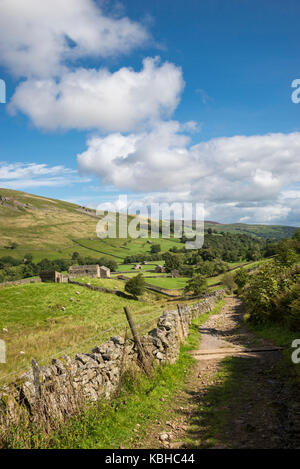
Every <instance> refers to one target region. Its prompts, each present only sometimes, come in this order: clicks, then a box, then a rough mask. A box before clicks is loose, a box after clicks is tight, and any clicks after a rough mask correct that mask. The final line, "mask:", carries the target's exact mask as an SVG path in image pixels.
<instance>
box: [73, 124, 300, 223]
mask: <svg viewBox="0 0 300 469" xmlns="http://www.w3.org/2000/svg"><path fill="white" fill-rule="evenodd" d="M179 132H180V124H179V123H178V122H174V121H171V122H161V123H157V124H156V126H155V127H154V129H153V130H152V131H151V132H150V133H140V134H131V135H128V136H124V135H121V134H111V135H109V136H107V137H93V138H92V139H90V140H89V141H88V143H87V145H88V148H87V150H86V151H85V152H84V153H82V154H80V155H78V163H79V168H80V170H81V171H85V172H90V173H93V174H96V175H98V176H100V177H101V178H102V181H103V182H104V183H106V184H113V185H114V186H115V187H117V188H119V189H127V190H133V191H141V192H143V191H148V192H158V193H159V192H164V193H169V194H170V193H171V194H172V197H173V201H174V200H180V197H179V193H181V194H182V193H184V194H188V197H187V198H188V199H189V200H193V201H195V202H196V201H199V202H203V201H204V202H205V206H206V207H207V208H208V209H209V208H210V211H211V213H212V214H216V215H217V213H218V218H217V219H221V218H222V219H225V218H226V217H227V215H229V214H230V217H231V220H232V219H242V218H243V217H249V219H251V220H252V221H255V220H256V221H260V222H271V221H275V220H280V219H287V217H293V216H294V214H295V210H297V208H296V207H295V204H294V207H292V206H289V203H287V200H282V198H281V194H284V193H285V192H284V191H286V188H287V186H288V185H290V184H292V183H296V182H297V181H298V180H299V174H300V133H298V132H295V133H290V134H280V133H278V134H267V135H255V136H249V137H248V136H235V137H223V138H216V139H213V140H210V141H208V142H201V143H199V144H197V145H193V146H189V145H190V141H189V138H188V137H187V136H184V135H182V134H180V133H179ZM294 192H295V191H294ZM296 192H297V191H296ZM289 200H290V199H289ZM212 207H215V208H214V209H212ZM216 207H219V209H218V212H217V209H216ZM298 220H299V219H298ZM299 221H300V220H299Z"/></svg>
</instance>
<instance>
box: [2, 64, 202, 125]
mask: <svg viewBox="0 0 300 469" xmlns="http://www.w3.org/2000/svg"><path fill="white" fill-rule="evenodd" d="M183 87H184V81H183V78H182V72H181V69H180V68H179V67H176V66H175V65H173V64H171V63H168V62H165V63H162V64H160V63H159V59H157V58H156V59H153V58H147V59H144V61H143V68H142V69H141V70H140V71H134V70H132V69H131V68H126V67H124V68H121V69H120V70H118V71H116V72H114V73H110V72H109V71H108V70H107V69H99V70H94V69H90V70H86V69H82V68H80V69H78V70H76V71H74V72H66V73H64V74H63V75H62V77H61V79H60V80H59V81H57V80H54V79H48V80H32V79H31V80H27V81H25V82H22V83H21V84H20V85H19V86H18V87H17V89H16V92H15V94H14V96H13V98H12V101H11V104H10V110H11V111H12V112H15V111H16V110H20V111H22V112H23V113H24V114H27V115H28V116H29V117H30V118H31V119H32V121H33V123H34V124H35V125H36V126H37V127H41V128H44V129H50V130H55V129H57V128H62V129H70V128H76V129H91V128H98V129H101V130H102V131H106V132H115V131H120V132H125V131H132V130H134V129H136V128H137V126H138V125H140V124H141V123H145V122H151V121H153V120H157V119H158V118H160V117H162V116H169V115H170V114H171V113H172V112H173V111H174V109H175V108H176V106H177V104H178V101H179V95H180V93H181V91H182V89H183ZM195 125H196V124H195V123H190V127H192V128H193V129H195Z"/></svg>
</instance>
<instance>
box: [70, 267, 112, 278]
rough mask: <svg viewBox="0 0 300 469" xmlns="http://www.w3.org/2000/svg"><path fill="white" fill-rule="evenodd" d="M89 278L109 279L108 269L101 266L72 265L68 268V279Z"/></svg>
mask: <svg viewBox="0 0 300 469" xmlns="http://www.w3.org/2000/svg"><path fill="white" fill-rule="evenodd" d="M75 277H91V278H110V269H109V268H108V267H105V266H104V265H102V266H101V267H100V266H99V265H98V264H95V265H72V266H71V267H70V268H69V278H75Z"/></svg>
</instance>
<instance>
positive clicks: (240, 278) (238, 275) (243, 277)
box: [234, 268, 249, 288]
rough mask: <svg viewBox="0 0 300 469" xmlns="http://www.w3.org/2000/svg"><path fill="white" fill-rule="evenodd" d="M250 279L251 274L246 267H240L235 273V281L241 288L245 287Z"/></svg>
mask: <svg viewBox="0 0 300 469" xmlns="http://www.w3.org/2000/svg"><path fill="white" fill-rule="evenodd" d="M248 280H249V274H248V272H246V270H245V269H242V268H241V269H238V270H237V271H236V272H235V274H234V281H235V283H236V284H237V286H238V287H239V288H243V287H244V286H245V285H246V283H247V282H248Z"/></svg>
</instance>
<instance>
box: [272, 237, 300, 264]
mask: <svg viewBox="0 0 300 469" xmlns="http://www.w3.org/2000/svg"><path fill="white" fill-rule="evenodd" d="M296 261H297V255H296V253H295V251H294V250H293V249H290V247H289V245H288V244H287V243H285V242H282V243H279V245H278V248H277V255H276V262H277V263H278V264H279V265H282V266H286V267H291V266H292V265H293V264H295V262H296Z"/></svg>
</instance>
